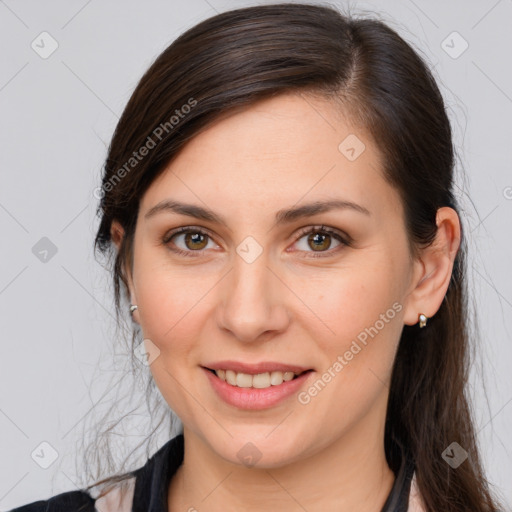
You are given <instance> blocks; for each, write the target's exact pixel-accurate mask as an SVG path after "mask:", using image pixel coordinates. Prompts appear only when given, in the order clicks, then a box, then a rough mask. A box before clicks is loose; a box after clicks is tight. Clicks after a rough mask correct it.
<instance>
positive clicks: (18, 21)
mask: <svg viewBox="0 0 512 512" xmlns="http://www.w3.org/2000/svg"><path fill="white" fill-rule="evenodd" d="M259 3H265V2H259ZM332 3H336V4H338V5H344V6H346V5H347V4H346V3H341V2H334V1H333V2H332ZM254 4H255V2H245V1H222V0H208V1H206V0H187V1H186V2H178V1H173V2H170V1H167V2H165V1H157V0H151V1H146V2H134V1H123V2H121V1H113V0H111V1H99V0H89V1H82V0H81V1H75V0H73V1H69V0H67V1H63V0H61V1H52V2H38V1H31V2H29V1H15V0H7V1H0V39H1V43H2V44H1V45H0V53H1V62H2V65H1V66H0V112H1V117H0V130H1V134H0V145H1V151H0V173H1V174H0V177H1V186H0V227H1V245H0V317H1V324H0V325H1V328H2V332H1V343H2V351H1V353H2V357H1V358H0V375H1V379H2V381H1V382H2V385H1V386H0V432H1V436H0V460H1V461H2V464H1V467H0V510H4V511H5V510H8V509H10V508H12V507H14V506H17V505H21V504H23V503H27V502H29V501H33V500H36V499H43V498H48V497H50V496H51V495H54V494H57V493H58V492H64V491H67V490H73V489H76V488H77V485H78V483H77V482H78V477H77V476H76V475H75V473H74V471H75V464H76V462H77V461H76V460H74V459H75V456H76V443H77V442H79V441H80V438H81V436H82V435H83V434H82V433H81V429H82V427H83V423H84V422H85V420H86V419H87V418H88V416H89V413H90V412H91V410H92V408H93V406H94V405H95V404H97V403H98V402H99V401H100V400H101V399H102V397H105V396H106V395H107V394H108V393H109V392H110V388H107V387H106V384H105V382H103V380H104V377H105V376H107V375H108V374H109V371H110V369H111V368H113V367H114V366H116V361H118V360H119V359H120V358H122V352H123V351H122V347H119V346H118V347H117V348H116V346H115V344H114V343H113V341H112V335H113V327H112V326H113V311H114V310H113V303H112V289H111V285H110V281H109V275H108V273H107V272H106V271H105V270H104V269H103V268H102V267H101V265H100V264H99V263H97V262H96V261H95V259H94V256H93V252H92V242H93V236H94V233H95V229H96V227H97V219H96V218H95V209H96V206H97V202H98V201H97V199H96V198H95V197H94V194H93V191H94V189H95V188H96V187H97V186H99V184H100V180H99V177H100V171H101V167H102V164H103V159H104V158H105V155H106V147H105V145H106V144H108V142H109V139H110V137H111V135H112V133H113V130H114V128H115V124H116V122H117V120H118V118H119V116H120V114H121V112H122V110H123V108H124V106H125V104H126V102H127V100H128V98H129V96H130V94H131V92H132V90H133V88H134V87H135V85H136V83H137V81H138V80H139V78H140V76H141V75H142V73H143V72H144V71H145V70H146V68H147V67H148V66H149V65H150V63H151V62H152V61H153V59H154V58H155V57H156V56H157V55H158V54H159V53H160V52H161V51H162V50H163V49H164V48H165V47H166V46H167V45H168V44H169V43H170V42H171V41H172V40H173V39H174V38H176V37H177V36H178V35H179V34H180V33H181V32H183V31H184V30H186V29H187V28H189V27H191V26H192V25H194V24H195V23H197V22H198V21H200V20H202V19H204V18H206V17H209V16H210V15H213V14H215V12H221V11H224V10H227V9H231V8H234V7H238V6H245V5H254ZM350 6H351V9H350V10H351V12H354V13H359V14H364V13H365V12H368V13H371V12H373V11H374V12H377V13H379V16H380V18H381V19H383V20H384V21H386V22H387V23H389V25H390V26H391V27H393V28H394V29H395V30H397V31H398V32H399V33H400V34H401V35H402V37H404V38H405V39H406V40H407V41H408V42H410V43H411V44H412V45H413V46H414V47H415V48H417V49H419V51H420V52H421V53H422V54H423V55H424V56H425V58H427V60H428V61H429V63H430V65H431V66H432V67H433V68H434V73H435V76H436V78H437V79H438V81H439V83H440V86H441V89H442V92H443V94H444V97H445V99H446V102H447V107H448V111H449V115H450V118H451V120H452V123H453V127H454V132H455V142H456V145H457V148H458V151H459V163H458V168H459V172H460V171H462V170H464V171H465V173H466V177H465V178H462V175H459V177H458V191H459V197H460V201H461V205H462V207H463V208H462V209H463V215H464V219H463V223H464V226H465V227H466V232H467V234H468V235H469V240H468V243H469V249H470V252H471V257H470V262H469V263H470V275H469V278H470V282H471V287H472V291H473V295H474V298H475V301H476V306H477V310H478V315H479V322H480V328H481V333H482V347H481V348H480V350H479V352H478V353H477V362H478V363H480V364H479V365H477V366H476V367H475V370H474V371H473V373H472V379H471V386H470V391H471V394H472V395H473V396H474V399H475V404H476V417H477V430H478V438H479V441H480V443H481V446H482V453H483V457H484V462H485V466H486V468H487V470H488V477H489V479H490V481H491V482H492V483H493V484H494V485H495V486H496V488H497V489H498V490H499V491H501V493H502V495H503V496H504V497H506V500H507V503H512V477H511V475H512V453H511V450H512V377H511V374H512V370H511V361H512V344H511V336H510V333H511V327H510V318H511V313H512V272H511V270H510V262H511V260H512V258H511V256H512V241H511V236H510V234H511V229H510V226H511V221H512V172H511V161H512V160H511V147H512V137H511V135H512V128H511V123H510V116H511V114H512V72H511V67H510V50H511V48H512V30H511V28H510V27H511V21H512V1H511V0H498V1H496V0H482V1H476V0H473V1H467V0H464V1H462V0H459V1H451V2H446V1H429V2H427V1H425V0H414V1H412V0H394V1H386V2H373V3H372V2H351V3H350ZM43 31H46V32H48V33H49V34H50V35H51V37H52V38H53V39H54V40H55V41H56V44H58V47H57V49H56V51H55V52H54V53H52V54H51V55H50V56H48V57H47V58H42V56H41V53H42V52H44V51H49V50H50V49H51V44H52V41H51V39H50V38H49V36H46V35H43V36H40V34H41V32H43ZM454 31H455V32H457V34H453V32H454ZM41 39H44V41H43V42H41ZM33 42H34V43H33ZM32 44H33V45H34V46H35V47H36V48H37V51H36V50H35V49H33V48H32V46H31V45H32ZM36 45H38V46H36ZM466 45H467V48H465V47H466ZM463 50H464V51H463ZM38 52H39V53H38ZM44 237H46V238H47V239H48V240H47V239H45V238H44ZM41 239H43V240H41ZM44 250H48V251H49V252H48V253H44V252H41V251H44ZM52 250H53V252H55V250H56V253H55V254H53V252H52ZM480 366H482V367H483V373H482V372H481V371H480V369H479V367H480ZM98 368H99V369H100V371H99V373H98ZM110 373H112V372H110ZM119 375H122V373H120V374H119ZM102 379H103V380H102ZM484 384H485V389H486V390H487V392H486V393H484ZM123 412H124V411H123V410H120V411H119V414H122V413H123ZM133 430H134V431H135V430H136V428H135V427H134V429H133ZM139 433H140V434H141V435H144V434H145V431H144V427H141V428H139ZM132 434H133V432H132ZM164 441H165V436H162V437H161V438H160V442H164ZM42 442H47V443H49V444H50V445H51V447H53V449H54V450H55V451H56V452H57V453H58V458H57V460H56V462H55V463H54V464H52V465H50V466H49V467H48V468H47V469H44V468H42V467H41V463H44V461H43V462H38V463H36V461H37V457H36V456H34V458H32V457H31V454H32V453H33V452H34V450H36V453H41V454H42V453H45V457H49V456H50V455H51V453H52V449H51V448H48V447H47V446H46V445H43V446H42V447H41V446H40V444H41V443H42ZM127 443H128V444H131V443H132V441H131V440H130V439H127ZM49 454H50V455H49ZM140 460H141V461H142V460H143V459H142V458H141V459H140ZM47 462H49V459H48V460H47ZM77 466H78V468H79V467H80V460H78V464H77Z"/></svg>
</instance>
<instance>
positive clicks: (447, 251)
mask: <svg viewBox="0 0 512 512" xmlns="http://www.w3.org/2000/svg"><path fill="white" fill-rule="evenodd" d="M436 224H437V234H436V237H435V239H434V241H433V242H432V244H431V245H429V246H428V247H425V248H423V249H421V250H420V251H421V252H420V256H419V259H416V260H415V262H414V272H413V280H412V282H411V288H412V290H411V291H410V293H409V294H408V296H407V298H406V300H405V313H404V323H405V324H406V325H414V324H416V323H418V321H419V318H418V317H419V315H420V313H423V314H424V315H425V316H427V318H431V317H432V316H434V315H435V314H436V313H437V311H438V310H439V308H440V307H441V304H442V302H443V299H444V297H445V295H446V291H447V290H448V285H449V284H450V279H451V275H452V270H453V263H454V261H455V256H456V255H457V252H458V250H459V247H460V220H459V216H458V215H457V212H456V211H455V210H454V209H453V208H450V207H448V206H443V207H442V208H439V209H438V210H437V214H436Z"/></svg>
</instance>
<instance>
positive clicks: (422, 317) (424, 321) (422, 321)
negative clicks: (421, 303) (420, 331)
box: [419, 313, 428, 328]
mask: <svg viewBox="0 0 512 512" xmlns="http://www.w3.org/2000/svg"><path fill="white" fill-rule="evenodd" d="M427 320H428V318H427V317H426V316H425V315H424V314H423V313H420V316H419V322H420V328H421V327H425V326H426V325H427Z"/></svg>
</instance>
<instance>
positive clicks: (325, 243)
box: [296, 226, 350, 258]
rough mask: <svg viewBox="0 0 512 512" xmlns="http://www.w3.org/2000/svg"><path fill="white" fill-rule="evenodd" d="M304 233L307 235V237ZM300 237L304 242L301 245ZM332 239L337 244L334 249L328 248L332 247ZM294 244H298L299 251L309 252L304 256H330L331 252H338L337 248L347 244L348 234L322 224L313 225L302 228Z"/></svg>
mask: <svg viewBox="0 0 512 512" xmlns="http://www.w3.org/2000/svg"><path fill="white" fill-rule="evenodd" d="M305 235H307V238H306V236H305ZM302 239H305V242H304V243H302V245H301V240H302ZM333 239H334V241H335V242H336V243H337V244H338V245H337V246H336V247H335V248H334V249H332V250H329V249H331V247H332V243H333ZM296 244H299V250H300V251H301V252H305V253H310V254H309V255H307V256H306V257H307V258H308V257H312V258H318V257H322V256H331V255H332V254H333V253H335V252H338V251H337V250H338V249H342V248H343V247H344V246H349V245H350V238H349V237H348V235H347V236H346V237H344V236H342V235H341V234H340V233H338V232H337V231H334V230H332V229H329V228H326V227H324V226H315V227H312V228H311V227H309V228H306V229H304V230H302V231H301V233H300V235H299V238H298V240H297V242H296ZM308 249H309V250H308ZM311 253H317V254H311ZM324 253H325V254H324Z"/></svg>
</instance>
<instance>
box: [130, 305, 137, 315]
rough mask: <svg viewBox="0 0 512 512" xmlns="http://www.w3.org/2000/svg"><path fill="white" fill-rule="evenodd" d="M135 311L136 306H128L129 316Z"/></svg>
mask: <svg viewBox="0 0 512 512" xmlns="http://www.w3.org/2000/svg"><path fill="white" fill-rule="evenodd" d="M136 309H138V308H137V306H135V305H134V304H130V315H132V314H133V312H134V311H135V310H136Z"/></svg>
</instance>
